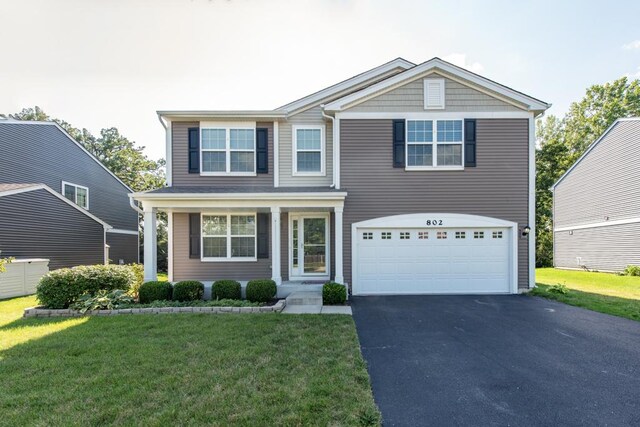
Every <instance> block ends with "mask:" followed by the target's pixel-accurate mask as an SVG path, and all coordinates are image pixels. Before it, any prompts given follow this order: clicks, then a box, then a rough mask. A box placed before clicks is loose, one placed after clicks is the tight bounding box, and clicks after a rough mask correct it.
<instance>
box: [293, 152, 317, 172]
mask: <svg viewBox="0 0 640 427" xmlns="http://www.w3.org/2000/svg"><path fill="white" fill-rule="evenodd" d="M297 161H298V172H320V171H321V170H322V164H321V163H322V155H321V154H320V153H319V152H307V151H299V152H298V154H297Z"/></svg>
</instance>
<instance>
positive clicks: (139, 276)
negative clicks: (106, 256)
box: [127, 263, 144, 298]
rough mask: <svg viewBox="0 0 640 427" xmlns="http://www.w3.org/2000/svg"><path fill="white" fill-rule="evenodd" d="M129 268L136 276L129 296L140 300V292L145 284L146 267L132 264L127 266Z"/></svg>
mask: <svg viewBox="0 0 640 427" xmlns="http://www.w3.org/2000/svg"><path fill="white" fill-rule="evenodd" d="M127 267H129V268H131V271H133V274H134V275H135V276H136V280H135V282H134V283H133V285H131V289H129V295H131V296H132V297H134V298H138V291H139V290H140V286H142V284H143V283H144V265H142V264H136V263H131V264H127Z"/></svg>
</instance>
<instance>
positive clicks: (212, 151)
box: [200, 127, 256, 175]
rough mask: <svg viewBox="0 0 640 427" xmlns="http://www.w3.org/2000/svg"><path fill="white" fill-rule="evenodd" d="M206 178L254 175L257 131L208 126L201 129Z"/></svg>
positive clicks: (202, 156)
mask: <svg viewBox="0 0 640 427" xmlns="http://www.w3.org/2000/svg"><path fill="white" fill-rule="evenodd" d="M200 132H201V138H200V141H202V142H201V145H200V152H201V155H200V158H201V159H202V160H201V162H202V164H201V169H200V170H201V174H202V175H227V174H234V175H254V174H255V173H256V140H255V138H256V136H255V135H256V131H255V129H254V128H246V127H244V128H243V127H237V128H236V127H220V128H213V127H207V128H202V129H201V130H200Z"/></svg>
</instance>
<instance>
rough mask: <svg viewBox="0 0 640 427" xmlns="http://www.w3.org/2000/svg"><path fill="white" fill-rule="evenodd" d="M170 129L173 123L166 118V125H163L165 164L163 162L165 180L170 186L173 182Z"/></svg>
mask: <svg viewBox="0 0 640 427" xmlns="http://www.w3.org/2000/svg"><path fill="white" fill-rule="evenodd" d="M172 131H173V125H172V123H171V120H167V126H166V127H165V140H166V141H165V143H166V148H167V153H166V159H167V160H166V164H165V168H166V174H165V175H166V180H167V186H168V187H171V184H172V183H173V152H172V150H173V135H172Z"/></svg>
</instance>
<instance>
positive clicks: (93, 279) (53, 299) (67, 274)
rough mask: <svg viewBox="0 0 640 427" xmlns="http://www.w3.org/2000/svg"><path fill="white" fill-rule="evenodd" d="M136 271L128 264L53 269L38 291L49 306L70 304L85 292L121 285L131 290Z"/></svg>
mask: <svg viewBox="0 0 640 427" xmlns="http://www.w3.org/2000/svg"><path fill="white" fill-rule="evenodd" d="M135 280H136V278H135V274H134V273H133V271H132V270H131V268H130V267H128V266H125V265H82V266H79V267H73V268H61V269H59V270H53V271H52V272H50V273H48V274H46V275H45V276H43V277H42V279H40V283H39V284H38V287H37V289H36V295H37V296H38V300H39V301H40V303H41V304H43V305H45V306H46V307H49V308H68V307H69V305H71V304H73V303H74V302H75V301H77V300H78V299H79V298H80V297H81V296H82V295H84V294H89V295H95V294H97V293H98V291H114V290H116V289H121V290H123V291H125V292H128V291H129V290H130V289H131V286H133V285H134V283H135Z"/></svg>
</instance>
